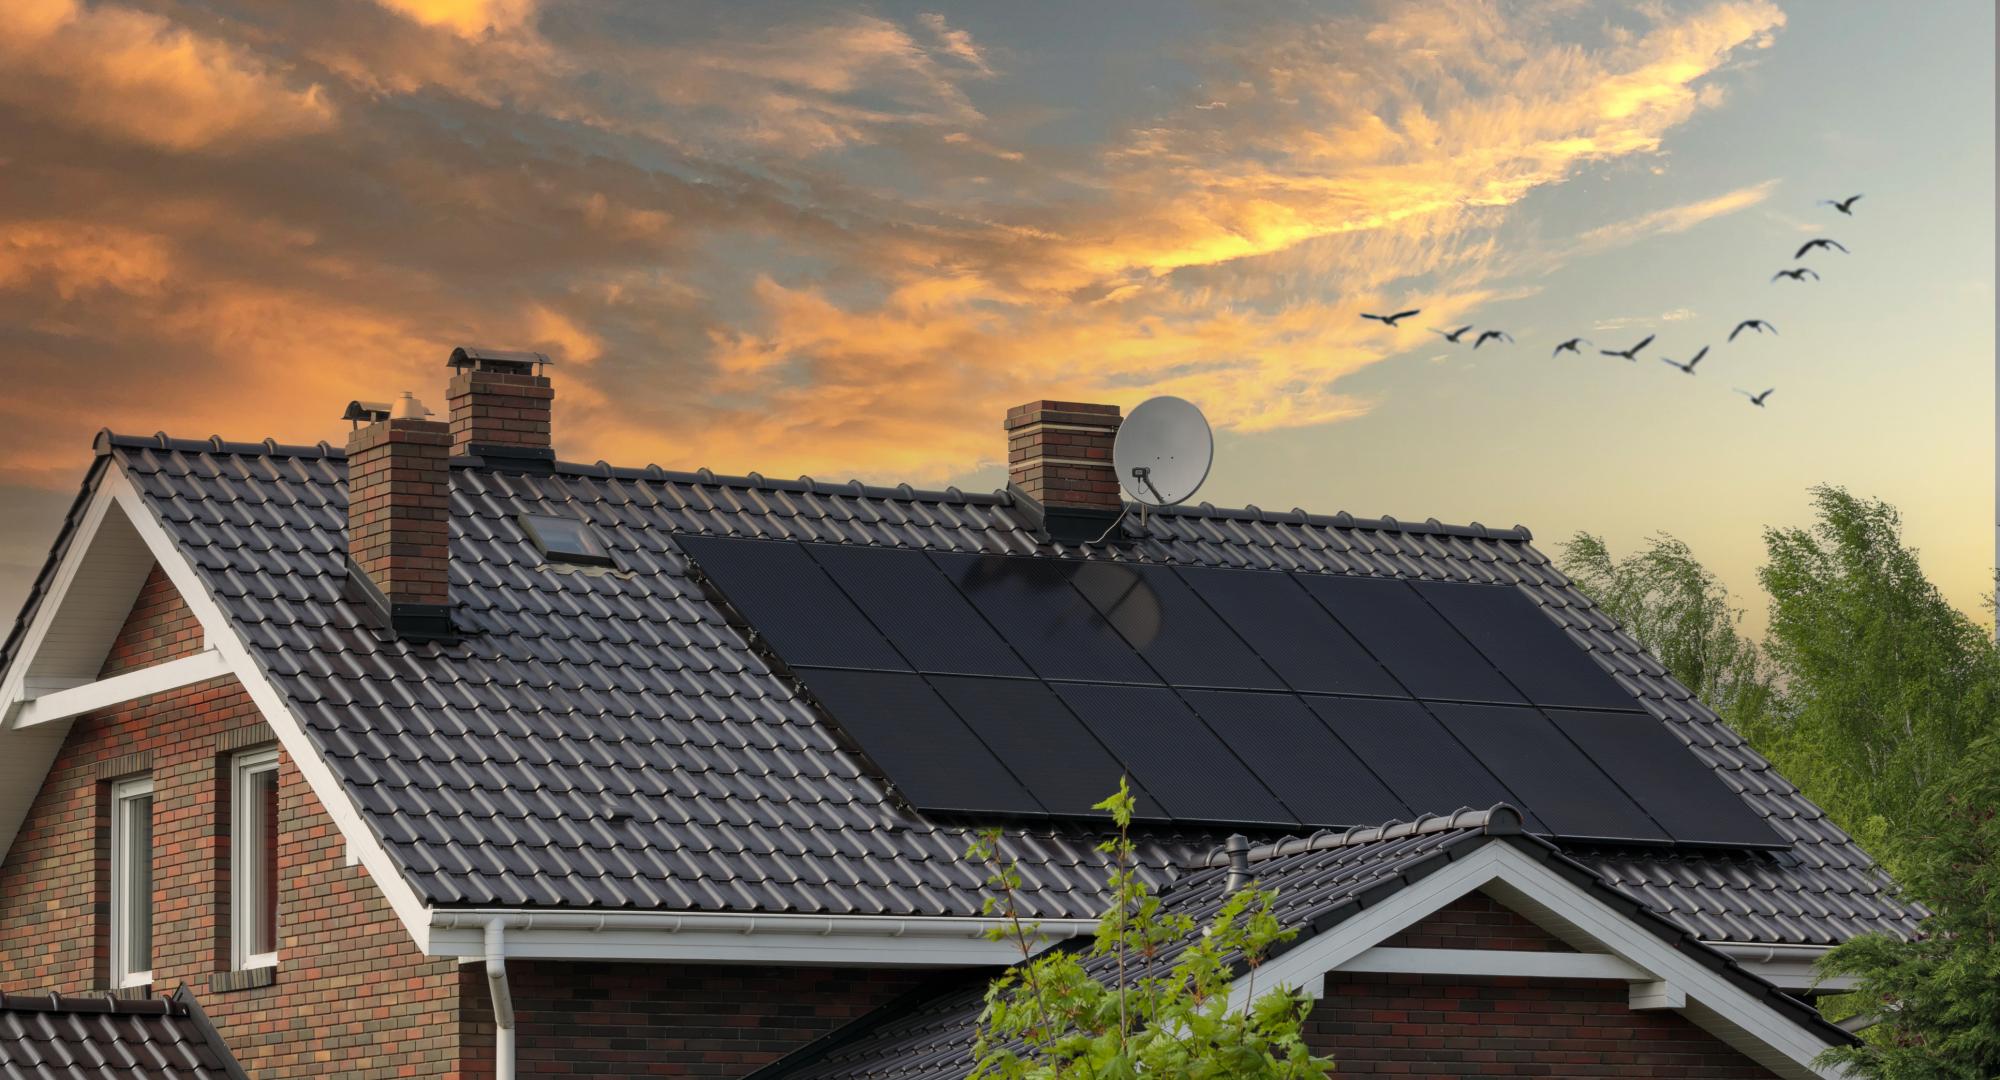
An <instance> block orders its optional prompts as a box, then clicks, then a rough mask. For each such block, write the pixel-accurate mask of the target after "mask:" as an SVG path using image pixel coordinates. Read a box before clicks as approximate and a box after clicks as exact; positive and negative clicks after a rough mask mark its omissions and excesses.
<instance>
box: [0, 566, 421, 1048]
mask: <svg viewBox="0 0 2000 1080" xmlns="http://www.w3.org/2000/svg"><path fill="white" fill-rule="evenodd" d="M177 612H178V613H184V612H185V607H184V606H183V605H181V604H180V601H179V598H178V597H175V596H173V595H172V588H171V586H170V585H166V584H165V582H164V577H163V575H161V574H159V573H158V572H157V571H156V572H155V573H154V575H153V577H152V578H151V579H149V581H148V583H147V585H146V587H145V588H144V589H143V590H142V592H141V595H140V598H139V601H138V603H137V604H135V605H134V608H133V612H132V616H131V618H129V619H128V620H127V622H126V630H125V632H123V633H121V635H120V638H119V641H118V643H117V645H116V646H115V647H114V648H113V649H112V653H111V655H112V660H110V661H107V664H106V671H107V673H109V672H112V671H115V670H129V666H143V664H144V663H157V662H159V661H160V660H163V659H169V658H171V657H173V656H175V655H180V654H181V653H182V652H183V651H187V650H189V649H190V645H189V644H188V643H189V642H190V641H191V640H192V641H195V642H197V643H198V640H199V638H198V631H196V637H195V638H192V639H191V638H189V637H188V636H187V635H188V632H189V629H190V627H191V625H192V624H191V620H190V619H188V618H187V617H186V616H185V615H184V614H177ZM269 738H270V737H269V733H268V732H267V731H266V730H265V729H264V726H263V723H262V719H261V717H260V716H259V715H258V712H257V710H256V707H255V705H254V704H253V703H252V702H251V701H250V699H249V697H248V695H246V694H245V693H244V692H243V690H242V688H241V687H240V686H239V685H237V683H236V682H235V680H234V679H231V678H222V679H216V680H212V681H210V682H207V683H202V684H199V685H196V686H190V687H185V688H183V689H180V690H175V691H172V692H169V693H164V694H157V695H154V696H153V697H150V698H145V699H142V700H139V701H135V702H130V703H128V704H125V705H122V706H119V707H116V708H112V709H107V710H104V711H102V712H98V713H92V714H88V715H86V716H82V717H79V718H77V719H76V721H75V722H74V723H73V724H72V726H71V728H70V732H69V735H68V738H67V739H66V740H65V742H64V744H63V748H62V750H61V751H60V752H59V753H58V755H57V758H56V761H55V764H54V766H53V767H52V768H51V769H50V771H49V774H48V777H47V778H46V780H44V782H43V785H42V789H41V791H40V792H39V793H38V794H37V795H36V797H35V801H34V804H33V806H32V807H31V808H30V810H29V813H28V818H27V821H26V822H25V823H24V824H23V827H22V830H21V833H20V835H19V836H18V837H17V838H16V840H15V841H14V845H13V848H12V850H10V851H9V852H8V854H7V857H6V862H5V863H4V864H0V988H4V989H6V990H9V991H14V990H22V991H27V990H42V989H53V990H62V991H82V990H88V989H93V988H98V987H102V986H103V985H104V984H105V982H106V979H107V974H108V968H109V955H108V953H109V949H108V944H109V943H108V940H107V930H106V911H107V905H108V901H109V878H110V863H109V852H108V849H107V847H106V844H105V828H104V823H105V821H106V810H107V805H106V804H107V790H108V787H109V781H111V780H112V779H115V778H117V777H120V776H127V775H133V774H135V773H139V772H150V773H151V775H152V777H153V783H154V803H153V828H154V862H153V874H154V947H153V976H154V983H153V990H154V992H156V993H163V992H169V991H171V990H172V989H173V988H174V987H175V986H176V985H178V984H180V983H183V982H185V983H187V984H188V986H189V987H190V988H191V989H193V990H194V992H195V994H196V996H197V997H198V998H199V999H200V1000H201V1003H202V1007H203V1008H204V1009H205V1010H206V1011H207V1012H208V1015H209V1016H210V1018H211V1019H213V1020H214V1021H215V1023H216V1026H217V1028H218V1029H220V1031H221V1032H222V1035H223V1038H224V1039H225V1040H226V1041H227V1042H228V1044H229V1046H230V1048H231V1049H232V1050H233V1051H234V1052H235V1053H236V1056H237V1057H238V1059H239V1060H241V1061H242V1062H243V1064H244V1066H245V1067H246V1068H247V1069H248V1070H249V1072H250V1073H251V1074H252V1075H254V1076H257V1077H259V1078H265V1080H268V1078H286V1077H303V1076H322V1075H328V1074H338V1075H341V1076H354V1077H377V1076H381V1077H386V1076H452V1075H455V1070H456V1067H457V1049H458V1042H459V1034H458V1031H457V1020H458V985H459V978H460V973H459V971H458V965H457V964H456V963H455V962H453V961H449V960H444V961H438V960H427V959H425V958H424V957H423V956H422V955H420V954H419V953H418V952H417V949H416V947H415V945H414V944H412V943H411V941H410V938H409V935H408V933H407V932H405V931H404V930H403V928H402V925H401V924H400V923H399V922H398V921H397V920H396V918H395V916H394V915H393V914H392V913H391V911H390V910H389V906H388V903H387V901H386V900H384V899H383V898H382V895H381V892H380V890H378V889H377V888H376V887H375V884H374V883H373V882H372V881H371V880H369V879H368V877H367V874H366V871H364V870H362V869H361V868H360V867H358V866H355V867H349V866H347V865H346V860H345V851H344V848H343V845H342V842H341V841H340V839H339V837H338V834H337V831H336V830H335V828H334V825H333V822H332V820H331V819H330V818H328V816H327V815H326V813H325V811H324V810H323V809H322V808H321V807H320V806H319V804H318V801H317V799H316V798H315V797H314V796H313V794H312V793H311V791H310V790H309V789H308V788H307V786H306V783H305V781H304V779H303V778H302V777H301V776H300V775H299V772H298V770H297V768H296V767H295V766H294V764H293V763H292V761H291V760H290V759H289V758H288V757H285V756H283V755H281V756H280V760H279V770H278V785H279V787H278V790H279V822H280V832H281V835H280V839H279V845H278V854H279V895H278V921H279V935H280V940H279V953H278V967H277V969H276V971H275V973H274V976H273V980H274V981H273V982H272V983H271V985H268V986H260V987H251V988H246V989H238V990H226V989H219V988H217V987H215V986H213V985H212V984H211V977H212V976H215V975H216V974H218V973H221V972H225V971H226V970H227V968H228V967H229V939H228V931H227V916H226V911H227V907H226V901H225V899H224V898H226V897H227V895H228V892H229V882H228V851H229V834H228V823H227V820H226V818H227V812H228V795H227V793H228V790H229V784H228V771H227V770H228V762H229V757H230V755H231V754H232V753H233V752H235V751H236V750H238V749H242V748H245V747H249V746H254V745H259V744H261V743H267V742H268V741H269Z"/></svg>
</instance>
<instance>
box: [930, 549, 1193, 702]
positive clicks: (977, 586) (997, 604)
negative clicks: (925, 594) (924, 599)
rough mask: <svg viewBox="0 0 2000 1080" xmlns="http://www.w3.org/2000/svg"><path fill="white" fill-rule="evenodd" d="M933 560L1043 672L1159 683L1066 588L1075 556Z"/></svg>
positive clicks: (951, 555)
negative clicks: (1064, 557) (1067, 557)
mask: <svg viewBox="0 0 2000 1080" xmlns="http://www.w3.org/2000/svg"><path fill="white" fill-rule="evenodd" d="M930 558H931V559H932V560H933V561H934V562H936V563H937V565H938V567H939V568H940V569H942V570H943V571H944V572H945V574H946V576H947V577H949V578H951V579H952V580H953V581H954V582H956V583H957V585H958V590H959V592H961V593H964V594H965V597H966V599H968V600H970V601H972V604H973V606H974V607H976V608H978V609H979V611H980V613H981V614H983V615H985V616H986V618H987V621H988V622H990V623H992V624H993V627H994V628H995V629H997V630H998V631H999V632H1000V636H1001V637H1003V638H1005V639H1006V640H1007V643H1008V644H1009V645H1012V646H1013V647H1014V650H1015V651H1016V652H1018V653H1020V654H1021V655H1022V657H1024V658H1025V659H1026V660H1027V661H1028V665H1029V666H1030V667H1032V668H1034V669H1035V674H1037V675H1040V676H1041V677H1042V678H1045V679H1077V680H1083V681H1089V682H1120V683H1158V682H1159V681H1160V677H1159V676H1158V675H1155V674H1153V671H1152V669H1151V668H1148V667H1147V666H1146V664H1145V662H1144V661H1142V660H1140V659H1139V654H1138V653H1135V652H1133V651H1132V646H1130V645H1128V644H1126V642H1125V639H1124V638H1122V637H1120V636H1119V634H1118V631H1116V630H1114V629H1112V627H1111V624H1110V623H1108V622H1106V621H1105V619H1104V616H1102V615H1100V614H1098V613H1097V609H1096V608H1093V607H1091V606H1090V604H1089V602H1088V601H1086V600H1084V598H1083V594H1082V593H1079V592H1077V591H1076V590H1075V589H1074V588H1072V587H1071V586H1070V578H1071V576H1073V575H1074V574H1075V573H1076V570H1077V567H1078V566H1079V565H1080V564H1079V563H1078V562H1076V561H1075V560H1068V559H1030V558H1020V557H1009V556H1002V555H966V554H962V553H957V552H941V551H934V552H931V553H930Z"/></svg>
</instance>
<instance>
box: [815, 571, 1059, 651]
mask: <svg viewBox="0 0 2000 1080" xmlns="http://www.w3.org/2000/svg"><path fill="white" fill-rule="evenodd" d="M805 548H806V550H807V552H808V553H809V554H811V555H812V557H813V559H814V560H816V561H817V562H818V563H819V564H820V565H821V566H822V567H825V568H826V572H827V573H829V574H831V575H833V580H834V581H835V582H836V583H838V584H839V585H840V588H841V590H842V591H843V592H845V593H846V594H847V595H848V596H850V597H852V598H853V600H854V602H855V603H856V604H857V605H859V606H860V608H861V610H862V611H863V612H865V613H866V614H867V615H868V618H869V619H870V620H872V621H873V622H874V623H875V625H876V626H878V627H880V628H881V629H882V632H883V633H884V634H887V635H888V637H889V641H890V643H891V644H893V645H895V647H896V651H897V652H900V653H902V654H903V656H905V657H906V658H908V659H909V661H910V663H911V665H913V666H914V667H915V668H916V669H917V670H918V671H927V672H929V671H934V672H946V673H950V674H963V675H1015V676H1025V675H1028V674H1029V671H1028V665H1026V664H1024V663H1022V662H1021V658H1020V657H1018V656H1016V655H1014V650H1012V649H1010V648H1008V647H1007V643H1006V642H1004V641H1002V640H1000V635H999V634H997V633H995V632H994V630H993V628H992V627H991V626H989V625H987V622H986V620H985V618H983V617H982V616H981V615H980V614H979V611H978V609H976V608H974V607H973V606H972V604H971V603H970V602H969V601H967V600H966V599H965V597H964V596H963V595H961V594H960V593H959V591H958V589H957V587H956V586H954V585H953V584H952V583H951V582H950V581H949V580H948V579H946V577H945V576H944V574H942V573H941V572H939V570H938V568H937V566H936V565H935V564H933V563H932V562H931V561H930V559H928V558H926V557H925V556H924V553H923V552H922V551H917V550H910V549H902V548H872V547H859V546H856V545H852V544H807V545H805Z"/></svg>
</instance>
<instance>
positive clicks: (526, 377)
mask: <svg viewBox="0 0 2000 1080" xmlns="http://www.w3.org/2000/svg"><path fill="white" fill-rule="evenodd" d="M446 364H447V365H448V366H449V367H450V368H451V369H452V371H453V372H454V374H453V375H452V377H451V383H450V385H449V387H448V388H447V389H446V391H445V400H446V401H447V402H448V403H449V404H450V406H451V451H452V453H454V454H469V455H473V456H476V457H482V458H513V459H516V460H517V461H529V462H552V461H554V460H555V456H556V452H555V450H554V449H553V444H552V443H551V442H550V439H549V406H550V405H551V403H553V402H554V401H555V397H556V392H555V389H554V388H553V387H551V386H550V385H549V380H548V376H546V375H544V374H542V371H543V370H544V369H545V368H547V366H548V364H549V358H548V357H547V356H544V355H542V354H541V353H538V352H512V351H505V350H501V349H478V348H471V347H460V348H457V349H453V350H452V351H451V359H450V360H448V361H446Z"/></svg>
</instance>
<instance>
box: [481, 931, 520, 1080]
mask: <svg viewBox="0 0 2000 1080" xmlns="http://www.w3.org/2000/svg"><path fill="white" fill-rule="evenodd" d="M484 936H485V938H486V985H487V987H488V988H489V989H490V990H491V992H492V996H493V1077H494V1080H514V995H513V994H512V993H511V992H510V991H509V990H508V988H507V920H505V919H498V918H495V919H488V920H486V929H485V935H484Z"/></svg>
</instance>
